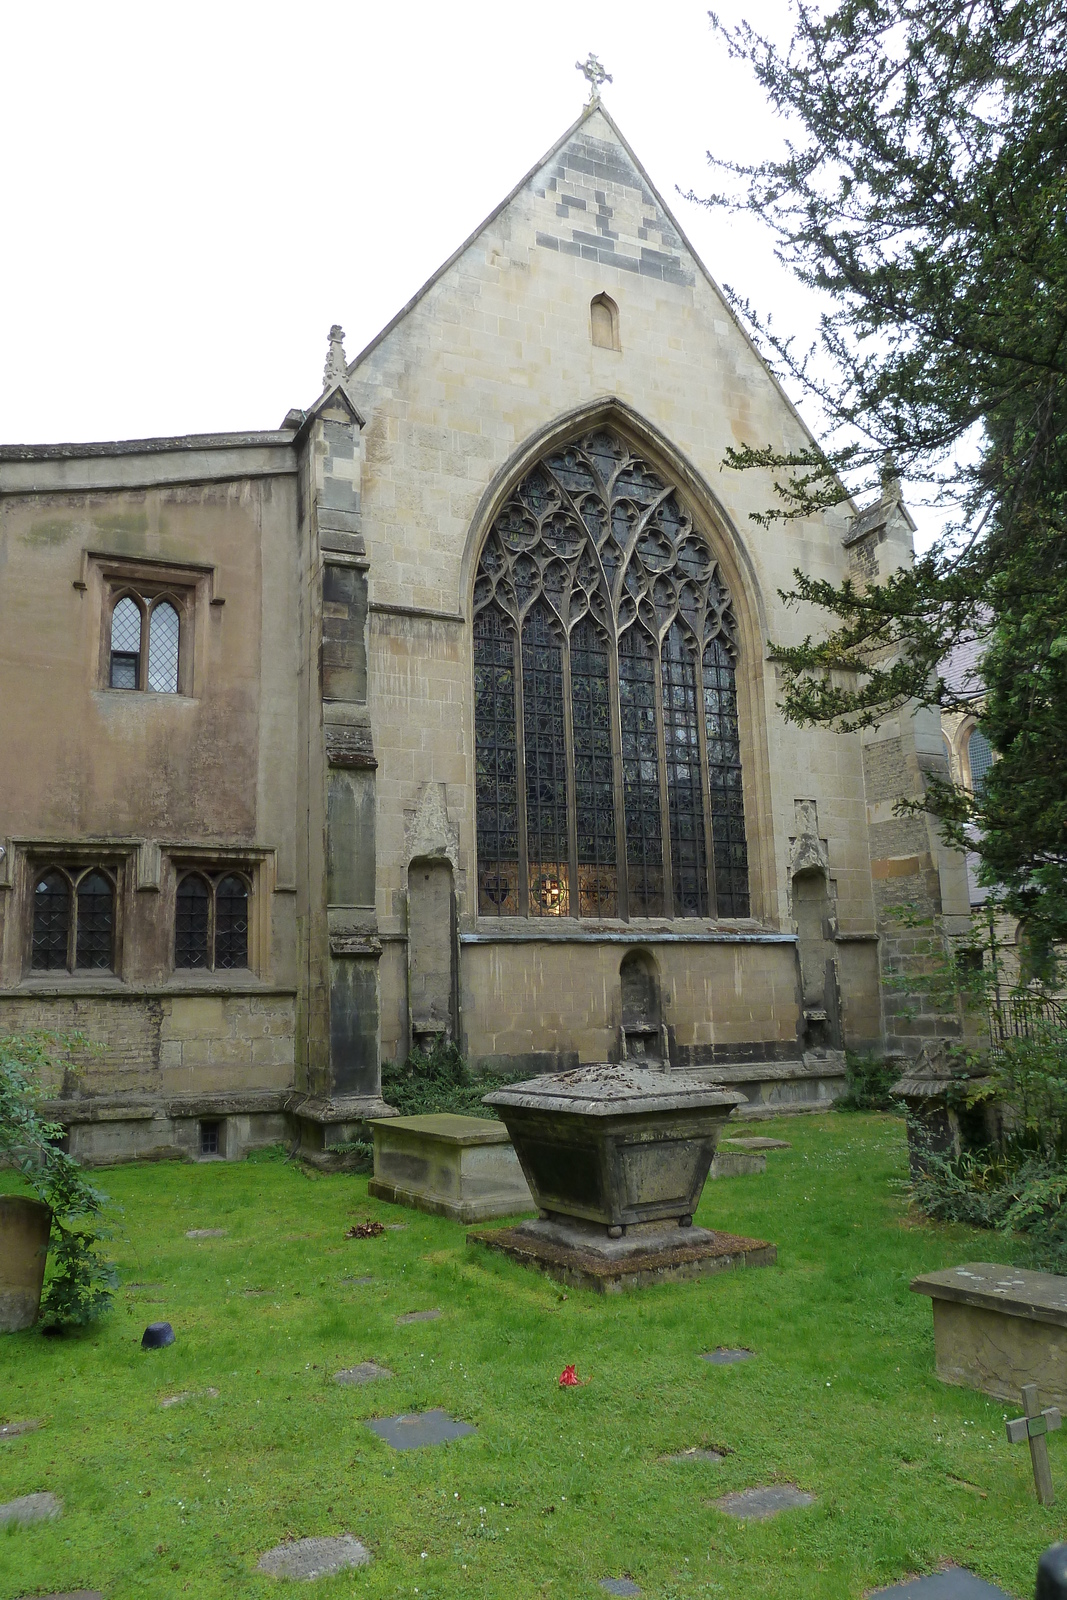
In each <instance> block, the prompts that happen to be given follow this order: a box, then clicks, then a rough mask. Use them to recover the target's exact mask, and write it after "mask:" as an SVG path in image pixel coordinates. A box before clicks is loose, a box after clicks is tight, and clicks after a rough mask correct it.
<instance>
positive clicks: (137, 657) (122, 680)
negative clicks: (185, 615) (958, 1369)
mask: <svg viewBox="0 0 1067 1600" xmlns="http://www.w3.org/2000/svg"><path fill="white" fill-rule="evenodd" d="M180 643H181V619H180V617H179V614H178V611H177V608H176V607H175V606H174V605H173V603H172V602H171V601H170V600H168V599H166V598H164V597H162V596H158V595H157V596H155V597H154V598H153V597H151V596H144V595H132V594H123V595H122V596H121V598H120V599H118V600H116V602H115V606H114V609H113V610H112V613H111V662H110V669H109V672H108V684H109V686H110V687H111V688H112V689H149V690H151V691H152V692H153V693H155V694H177V693H178V663H179V647H180Z"/></svg>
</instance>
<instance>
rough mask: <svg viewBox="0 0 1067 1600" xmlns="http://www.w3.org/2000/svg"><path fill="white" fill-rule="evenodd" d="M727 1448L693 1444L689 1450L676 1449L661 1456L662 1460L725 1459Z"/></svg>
mask: <svg viewBox="0 0 1067 1600" xmlns="http://www.w3.org/2000/svg"><path fill="white" fill-rule="evenodd" d="M728 1453H729V1452H728V1451H726V1450H706V1449H704V1448H703V1447H702V1446H701V1445H696V1444H692V1445H690V1446H689V1449H688V1450H676V1451H675V1452H674V1453H673V1455H669V1456H660V1460H661V1461H725V1460H726V1457H727V1455H728Z"/></svg>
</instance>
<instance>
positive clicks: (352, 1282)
mask: <svg viewBox="0 0 1067 1600" xmlns="http://www.w3.org/2000/svg"><path fill="white" fill-rule="evenodd" d="M341 1282H342V1283H346V1284H348V1285H350V1286H356V1287H358V1286H360V1285H362V1284H365V1283H373V1282H374V1279H373V1278H342V1279H341Z"/></svg>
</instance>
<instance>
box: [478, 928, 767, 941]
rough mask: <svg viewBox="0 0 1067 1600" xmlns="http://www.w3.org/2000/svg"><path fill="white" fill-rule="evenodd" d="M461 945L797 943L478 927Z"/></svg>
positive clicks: (720, 935) (653, 931) (735, 935)
mask: <svg viewBox="0 0 1067 1600" xmlns="http://www.w3.org/2000/svg"><path fill="white" fill-rule="evenodd" d="M459 942H460V944H796V942H797V936H796V934H795V933H767V932H765V931H763V930H762V929H757V930H754V931H752V932H750V933H749V932H734V931H733V930H731V929H715V930H709V929H696V928H695V929H694V930H693V932H692V933H677V932H675V931H674V930H673V929H665V928H649V929H643V928H632V929H626V930H622V929H610V930H608V929H605V930H604V931H603V932H600V931H597V930H596V929H592V928H534V927H521V928H500V929H496V928H494V929H493V930H492V931H491V932H490V931H489V930H488V929H484V928H479V929H478V930H477V932H475V933H461V934H460V936H459Z"/></svg>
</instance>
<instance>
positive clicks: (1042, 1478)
mask: <svg viewBox="0 0 1067 1600" xmlns="http://www.w3.org/2000/svg"><path fill="white" fill-rule="evenodd" d="M1023 1404H1024V1405H1025V1407H1026V1415H1025V1417H1016V1418H1014V1419H1013V1420H1012V1421H1011V1422H1009V1423H1008V1440H1009V1442H1010V1443H1011V1444H1020V1443H1021V1442H1022V1440H1023V1439H1028V1440H1029V1442H1030V1460H1031V1461H1032V1462H1033V1464H1034V1487H1035V1488H1036V1489H1037V1498H1038V1499H1039V1500H1040V1501H1041V1504H1042V1505H1043V1506H1050V1505H1051V1504H1052V1502H1053V1500H1054V1499H1055V1498H1056V1497H1055V1495H1054V1494H1053V1493H1052V1469H1051V1467H1050V1466H1049V1464H1048V1445H1047V1444H1046V1443H1045V1435H1046V1434H1047V1433H1054V1432H1055V1431H1056V1429H1057V1428H1058V1427H1059V1426H1060V1424H1061V1422H1062V1420H1063V1419H1062V1417H1061V1416H1060V1413H1059V1411H1058V1410H1057V1408H1056V1407H1055V1406H1046V1407H1045V1409H1044V1411H1042V1410H1041V1409H1040V1401H1039V1400H1038V1398H1037V1384H1036V1383H1024V1384H1023Z"/></svg>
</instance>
